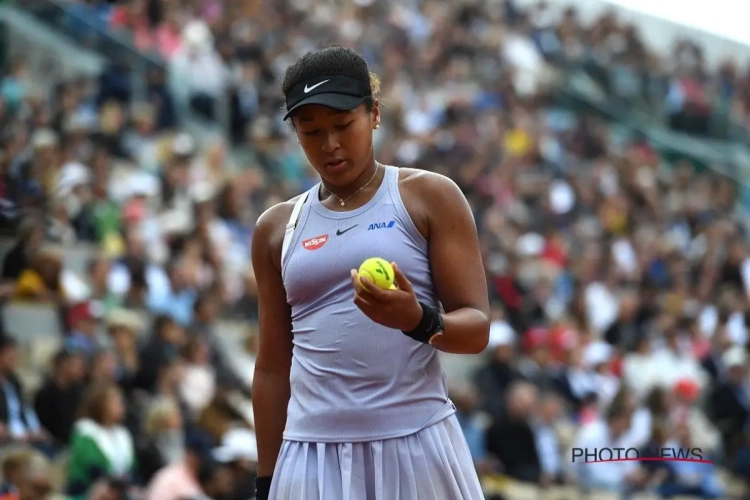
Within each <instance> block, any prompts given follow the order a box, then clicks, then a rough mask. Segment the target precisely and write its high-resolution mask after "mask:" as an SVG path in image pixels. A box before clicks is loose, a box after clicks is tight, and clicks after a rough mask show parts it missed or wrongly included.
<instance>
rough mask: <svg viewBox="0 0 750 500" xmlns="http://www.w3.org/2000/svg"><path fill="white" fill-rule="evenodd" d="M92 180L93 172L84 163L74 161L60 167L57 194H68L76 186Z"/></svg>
mask: <svg viewBox="0 0 750 500" xmlns="http://www.w3.org/2000/svg"><path fill="white" fill-rule="evenodd" d="M89 182H91V172H90V171H89V169H88V167H86V165H84V164H83V163H80V162H77V161H72V162H69V163H66V164H65V165H63V167H62V168H61V169H60V177H58V180H57V194H58V195H60V196H67V195H68V194H70V192H71V191H73V190H74V189H75V188H76V187H78V186H81V185H84V184H88V183H89Z"/></svg>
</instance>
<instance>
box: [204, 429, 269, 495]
mask: <svg viewBox="0 0 750 500" xmlns="http://www.w3.org/2000/svg"><path fill="white" fill-rule="evenodd" d="M211 455H212V457H213V458H214V460H216V461H217V462H219V463H221V464H225V465H227V466H228V468H229V471H230V472H231V474H232V484H233V491H232V493H231V494H227V495H225V498H226V499H227V500H245V499H247V498H252V497H253V495H255V477H256V475H257V466H258V443H257V440H256V439H255V434H253V433H252V432H251V431H248V430H246V429H237V430H233V431H229V432H227V433H226V434H225V435H224V437H223V438H222V441H221V446H219V447H218V448H214V450H213V451H212V453H211Z"/></svg>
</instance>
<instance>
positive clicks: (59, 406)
mask: <svg viewBox="0 0 750 500" xmlns="http://www.w3.org/2000/svg"><path fill="white" fill-rule="evenodd" d="M85 374H86V365H85V360H84V358H83V357H82V356H81V355H80V354H78V353H76V352H74V351H69V350H62V351H60V352H58V353H57V354H56V355H55V358H54V360H53V361H52V373H51V374H50V377H49V378H48V379H47V380H46V382H45V383H44V385H43V386H42V388H41V389H40V390H39V392H37V394H36V398H35V399H34V410H35V411H36V414H37V417H39V422H40V423H41V425H42V427H43V428H44V429H45V430H46V431H47V432H49V434H50V435H51V436H52V438H54V440H55V443H56V444H57V445H58V446H63V445H66V444H67V443H68V442H69V439H70V435H71V432H72V430H73V424H74V422H75V419H76V413H77V411H78V408H79V406H80V404H81V398H82V396H83V381H84V377H85Z"/></svg>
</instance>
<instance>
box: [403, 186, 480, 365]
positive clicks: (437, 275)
mask: <svg viewBox="0 0 750 500" xmlns="http://www.w3.org/2000/svg"><path fill="white" fill-rule="evenodd" d="M409 184H411V185H409ZM404 187H405V189H406V190H407V191H412V192H413V194H414V195H416V196H418V199H419V200H420V205H421V207H420V212H421V213H422V214H425V218H426V221H427V222H426V226H427V230H428V232H429V234H428V241H429V244H430V246H429V259H430V268H431V270H432V281H433V283H434V285H435V290H436V291H437V294H438V297H439V298H440V302H441V303H442V304H443V308H444V309H445V314H444V315H443V318H444V320H445V330H444V332H443V334H442V335H438V336H437V337H435V338H434V339H433V342H432V345H433V346H435V347H436V348H437V349H440V350H441V351H445V352H449V353H456V354H476V353H480V352H482V351H483V350H484V349H485V348H486V347H487V342H488V340H489V332H490V312H489V310H490V306H489V298H488V294H487V278H486V277H485V274H484V266H483V264H482V253H481V250H480V248H479V237H478V235H477V227H476V224H475V223H474V216H473V214H472V212H471V208H470V207H469V203H468V202H467V201H466V197H464V195H463V193H462V192H461V189H460V188H459V187H458V186H457V185H456V183H455V182H453V181H452V180H450V179H449V178H447V177H445V176H442V175H438V174H434V173H430V172H424V173H420V174H418V175H417V177H415V178H414V182H412V183H408V182H407V183H405V186H404Z"/></svg>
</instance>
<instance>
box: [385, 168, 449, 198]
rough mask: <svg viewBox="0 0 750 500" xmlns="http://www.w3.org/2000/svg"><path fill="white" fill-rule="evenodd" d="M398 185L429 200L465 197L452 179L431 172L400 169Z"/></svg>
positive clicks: (416, 169)
mask: <svg viewBox="0 0 750 500" xmlns="http://www.w3.org/2000/svg"><path fill="white" fill-rule="evenodd" d="M398 183H399V187H400V188H401V189H402V190H407V191H408V192H409V193H411V194H416V195H422V196H425V198H427V199H436V198H437V199H441V198H444V197H451V196H455V195H460V196H461V197H463V193H462V192H461V189H460V188H459V187H458V184H456V183H455V182H454V181H453V180H452V179H451V178H450V177H447V176H445V175H443V174H439V173H437V172H431V171H429V170H421V169H418V168H407V167H399V168H398ZM436 195H437V196H436ZM441 195H442V196H441Z"/></svg>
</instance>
